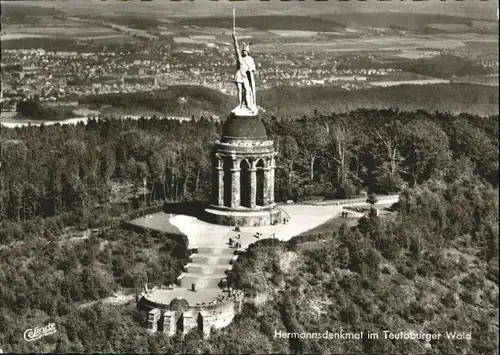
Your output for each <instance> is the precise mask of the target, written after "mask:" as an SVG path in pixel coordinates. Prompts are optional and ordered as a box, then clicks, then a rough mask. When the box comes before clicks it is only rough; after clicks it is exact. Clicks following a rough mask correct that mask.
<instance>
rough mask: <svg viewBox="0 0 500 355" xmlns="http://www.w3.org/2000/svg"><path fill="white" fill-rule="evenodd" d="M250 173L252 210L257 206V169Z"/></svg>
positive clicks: (250, 170) (251, 170)
mask: <svg viewBox="0 0 500 355" xmlns="http://www.w3.org/2000/svg"><path fill="white" fill-rule="evenodd" d="M249 172H250V208H255V206H256V205H257V169H249Z"/></svg>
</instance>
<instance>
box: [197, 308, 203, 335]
mask: <svg viewBox="0 0 500 355" xmlns="http://www.w3.org/2000/svg"><path fill="white" fill-rule="evenodd" d="M196 325H197V328H198V331H200V332H201V333H203V331H204V329H203V316H202V315H201V312H200V313H198V317H197V318H196Z"/></svg>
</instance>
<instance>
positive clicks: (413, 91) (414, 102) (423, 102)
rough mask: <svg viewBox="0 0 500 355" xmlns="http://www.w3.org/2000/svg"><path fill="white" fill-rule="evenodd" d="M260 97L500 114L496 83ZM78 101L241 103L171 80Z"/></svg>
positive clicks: (308, 108)
mask: <svg viewBox="0 0 500 355" xmlns="http://www.w3.org/2000/svg"><path fill="white" fill-rule="evenodd" d="M258 97H259V106H261V107H263V108H264V109H265V111H266V112H267V113H269V114H270V115H275V116H278V117H299V116H302V115H304V114H310V113H311V112H313V111H314V110H315V109H317V110H318V111H320V112H323V113H327V112H348V111H351V110H356V109H360V108H363V109H370V108H394V109H399V110H404V111H413V110H427V111H430V112H433V111H448V112H451V113H460V112H467V113H471V114H477V115H480V116H488V115H494V114H498V87H492V86H485V85H475V84H436V85H401V86H393V87H385V88H384V87H377V88H369V89H361V90H352V91H346V90H343V89H340V88H338V87H328V86H324V87H322V86H311V87H303V88H297V87H292V86H277V87H274V88H270V89H266V90H259V91H258ZM182 98H184V99H185V101H184V100H183V99H182ZM78 100H79V103H80V105H88V106H89V107H90V108H91V109H104V108H106V107H110V106H111V107H112V108H115V109H116V108H119V109H121V112H124V113H127V112H130V113H129V114H136V113H137V112H138V111H149V112H158V113H161V114H168V115H170V116H185V115H195V116H197V117H198V116H205V117H210V116H214V115H215V116H220V117H225V116H226V115H227V114H228V113H229V112H230V111H231V110H232V109H233V108H234V107H235V106H236V104H237V102H236V99H235V98H234V97H233V96H232V95H228V94H225V93H222V92H220V91H218V90H215V89H211V88H207V87H204V86H197V85H173V86H169V87H168V88H166V89H161V90H154V91H148V92H139V93H127V94H104V95H91V96H87V97H81V98H79V99H78Z"/></svg>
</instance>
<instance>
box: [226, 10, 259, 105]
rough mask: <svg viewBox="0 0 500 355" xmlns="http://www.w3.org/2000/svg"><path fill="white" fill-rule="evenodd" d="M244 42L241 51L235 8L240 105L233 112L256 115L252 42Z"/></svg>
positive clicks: (237, 84)
mask: <svg viewBox="0 0 500 355" xmlns="http://www.w3.org/2000/svg"><path fill="white" fill-rule="evenodd" d="M242 43H243V49H242V50H241V51H240V48H239V46H238V38H237V37H236V29H235V15H234V8H233V44H234V51H235V54H236V65H237V71H236V74H235V76H234V82H235V84H236V87H237V89H238V106H237V107H236V108H235V109H234V110H233V111H232V112H233V113H235V114H240V115H245V114H246V115H248V114H251V115H255V114H257V105H256V100H255V62H254V60H253V58H252V57H251V56H250V45H251V43H245V42H242Z"/></svg>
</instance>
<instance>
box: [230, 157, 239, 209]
mask: <svg viewBox="0 0 500 355" xmlns="http://www.w3.org/2000/svg"><path fill="white" fill-rule="evenodd" d="M233 166H239V162H236V164H234V165H233ZM238 207H240V169H239V168H236V169H231V208H238Z"/></svg>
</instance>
